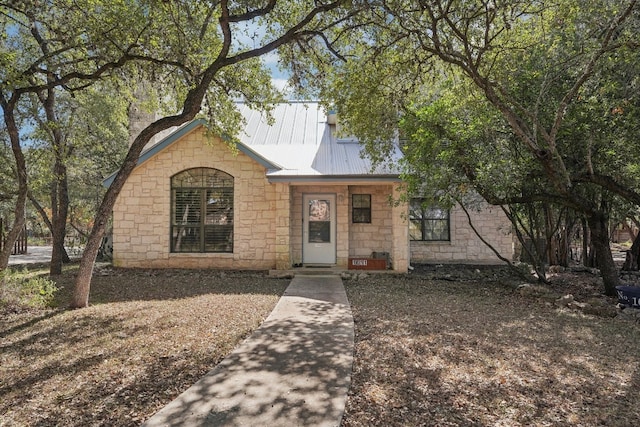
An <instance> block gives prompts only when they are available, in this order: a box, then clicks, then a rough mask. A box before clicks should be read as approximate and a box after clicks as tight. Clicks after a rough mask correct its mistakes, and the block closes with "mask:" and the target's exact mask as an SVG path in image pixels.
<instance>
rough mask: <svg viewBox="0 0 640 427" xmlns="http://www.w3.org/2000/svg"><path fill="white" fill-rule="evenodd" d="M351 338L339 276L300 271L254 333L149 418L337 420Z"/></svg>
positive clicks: (173, 422) (184, 421)
mask: <svg viewBox="0 0 640 427" xmlns="http://www.w3.org/2000/svg"><path fill="white" fill-rule="evenodd" d="M353 340H354V332H353V317H352V316H351V308H350V306H349V301H348V300H347V296H346V293H345V290H344V286H343V285H342V280H341V279H340V277H339V276H296V277H295V278H294V279H293V281H292V282H291V284H290V285H289V287H288V288H287V289H286V291H285V293H284V295H283V296H282V298H281V299H280V301H279V302H278V304H277V305H276V307H275V308H274V310H273V312H272V313H271V314H270V315H269V317H268V318H267V319H266V320H265V321H264V323H263V324H262V326H260V328H259V329H258V330H256V331H255V332H254V333H253V335H251V337H249V338H248V339H247V340H246V341H244V342H243V343H242V344H240V345H239V346H238V347H237V348H236V349H235V350H234V351H233V352H232V353H231V354H230V355H229V356H228V357H227V358H226V359H224V360H223V361H222V362H221V363H220V364H219V365H218V366H217V367H216V368H215V369H214V370H213V371H211V372H210V373H208V374H207V375H206V376H205V377H203V378H202V379H201V380H200V381H198V382H197V383H196V384H194V385H193V386H192V387H191V388H189V389H188V390H187V391H185V392H184V393H182V394H181V395H180V396H178V398H177V399H175V400H174V401H173V402H171V403H169V405H167V406H166V407H164V408H163V409H162V410H160V411H159V412H158V413H156V414H155V415H154V416H153V417H152V418H151V419H149V420H148V421H147V422H146V423H145V424H144V425H145V426H147V427H156V426H268V427H276V426H287V427H289V426H338V425H339V424H340V420H341V419H342V414H343V412H344V407H345V401H346V397H347V391H348V389H349V385H350V382H351V365H352V362H353Z"/></svg>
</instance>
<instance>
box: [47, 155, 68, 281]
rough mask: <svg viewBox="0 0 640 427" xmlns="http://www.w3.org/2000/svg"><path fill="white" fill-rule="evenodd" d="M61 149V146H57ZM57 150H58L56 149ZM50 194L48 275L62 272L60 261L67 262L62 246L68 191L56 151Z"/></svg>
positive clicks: (65, 174)
mask: <svg viewBox="0 0 640 427" xmlns="http://www.w3.org/2000/svg"><path fill="white" fill-rule="evenodd" d="M58 148H59V149H62V147H58ZM56 151H58V150H56ZM52 187H53V188H52V194H51V207H52V213H53V215H52V221H51V225H52V227H51V235H52V236H53V250H52V252H51V264H50V266H49V274H50V275H52V276H53V275H59V274H62V263H63V262H65V255H66V262H69V256H68V255H67V252H66V250H65V248H64V238H65V236H66V234H67V216H68V212H69V192H68V188H67V167H66V165H65V164H64V160H63V158H62V155H60V154H58V153H56V160H55V165H54V182H53V186H52Z"/></svg>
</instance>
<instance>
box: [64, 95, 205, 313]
mask: <svg viewBox="0 0 640 427" xmlns="http://www.w3.org/2000/svg"><path fill="white" fill-rule="evenodd" d="M191 107H192V108H190V109H187V111H188V113H184V114H182V115H180V116H170V117H165V118H162V119H160V120H158V121H156V122H154V123H152V124H150V125H149V126H147V127H146V128H145V129H144V130H143V131H142V132H141V133H140V135H138V137H137V138H136V139H135V141H134V142H133V144H132V145H131V147H129V151H128V152H127V155H126V156H125V159H124V161H123V162H122V166H121V168H120V170H119V171H118V173H117V174H116V177H115V178H114V180H113V182H112V183H111V185H110V186H109V188H108V189H107V192H106V193H105V195H104V197H103V198H102V202H101V203H100V206H99V207H98V211H97V212H96V217H95V222H94V224H93V228H92V229H91V233H90V234H89V238H88V239H87V245H86V246H85V249H84V252H83V253H82V258H81V260H80V266H79V267H78V276H77V277H76V283H75V287H74V291H73V295H72V297H71V308H83V307H88V306H89V292H90V288H91V277H92V276H93V268H94V265H95V262H96V257H97V256H98V251H99V250H100V245H101V243H102V237H103V236H104V233H105V230H106V227H107V222H108V221H109V215H111V210H112V209H113V205H114V204H115V202H116V199H117V198H118V194H120V190H122V187H123V186H124V184H125V182H126V181H127V178H128V177H129V175H131V172H132V171H133V169H134V168H135V167H136V164H137V161H138V157H139V156H140V152H141V151H142V149H143V148H144V146H145V145H146V144H147V142H149V140H150V139H151V138H152V137H153V136H154V135H156V134H157V133H158V132H161V131H163V130H165V129H168V128H170V127H173V126H180V125H182V124H183V123H185V122H187V121H188V120H191V119H193V117H195V115H196V114H197V112H198V111H199V110H200V104H199V103H198V104H196V105H195V106H193V105H192V106H191ZM185 109H186V108H185Z"/></svg>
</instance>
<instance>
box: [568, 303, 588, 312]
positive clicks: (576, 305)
mask: <svg viewBox="0 0 640 427" xmlns="http://www.w3.org/2000/svg"><path fill="white" fill-rule="evenodd" d="M567 306H568V307H569V308H573V309H576V310H582V311H585V309H586V308H587V307H590V305H589V304H587V303H586V302H578V301H571V302H570V303H568V304H567Z"/></svg>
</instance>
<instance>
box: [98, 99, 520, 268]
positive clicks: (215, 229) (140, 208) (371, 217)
mask: <svg viewBox="0 0 640 427" xmlns="http://www.w3.org/2000/svg"><path fill="white" fill-rule="evenodd" d="M238 107H239V109H240V112H241V113H242V115H243V116H244V118H245V120H246V127H245V129H244V131H243V132H242V133H241V135H240V136H239V139H240V142H239V143H238V144H237V145H236V146H235V147H231V146H229V144H227V143H226V142H224V141H223V140H222V139H221V138H217V137H211V136H209V135H208V134H207V132H206V131H205V128H204V126H203V124H204V122H202V121H199V120H196V121H193V122H190V123H188V124H186V125H184V126H182V127H181V128H179V129H177V130H176V131H174V132H173V133H172V134H170V135H169V136H167V137H166V138H164V139H163V140H161V141H160V142H159V143H157V144H156V145H154V146H152V147H151V148H149V149H147V150H146V151H144V152H143V153H142V155H141V156H140V159H139V162H138V165H137V166H136V168H135V169H134V171H133V172H132V174H131V176H130V177H129V179H128V180H127V182H126V184H125V185H124V187H123V189H122V191H121V193H120V195H119V197H118V199H117V202H116V204H115V206H114V210H113V260H114V265H116V266H122V267H182V268H229V269H276V270H287V269H290V268H292V267H293V266H300V265H304V266H337V267H343V268H347V267H348V266H349V262H350V261H351V262H352V266H357V265H358V264H361V263H362V262H363V261H362V259H366V258H369V257H371V255H372V253H374V252H375V253H377V254H383V255H384V258H388V259H389V261H390V267H391V268H392V269H393V270H395V271H398V272H406V271H407V269H408V267H409V263H410V262H412V261H413V262H465V261H466V262H474V263H479V262H496V258H495V255H494V254H493V253H492V252H491V251H490V250H489V249H486V248H484V245H482V243H481V242H480V241H479V240H478V239H475V238H474V236H473V235H472V233H471V232H470V230H469V227H468V224H467V220H466V217H463V216H461V215H460V212H458V210H456V209H454V210H452V211H451V212H449V211H443V210H438V209H423V208H412V209H411V210H410V209H409V207H408V206H407V205H406V204H392V203H390V202H389V201H390V198H391V197H393V198H398V197H399V196H400V194H401V191H402V181H401V179H400V176H399V171H398V169H397V167H396V166H394V165H395V164H396V163H397V161H398V160H399V159H400V157H401V156H402V154H401V152H400V150H396V151H395V152H394V153H392V156H391V158H390V159H389V160H390V162H389V163H388V164H385V165H378V166H376V167H375V168H374V167H373V166H372V164H371V163H370V161H369V160H367V159H366V158H365V157H363V156H361V146H360V145H359V144H358V143H357V141H356V140H354V139H352V138H348V139H340V138H339V137H338V136H337V133H336V129H335V128H336V123H335V120H334V117H332V116H331V115H329V116H327V115H326V114H325V113H324V112H323V109H322V108H321V106H320V105H319V104H318V103H315V102H290V103H284V104H279V105H277V106H276V107H275V109H274V111H273V117H274V121H273V122H272V123H268V122H267V120H266V117H265V116H264V115H262V114H261V113H259V112H257V111H255V110H251V109H250V108H249V107H247V106H246V105H244V104H239V106H238ZM112 180H113V176H111V177H109V178H107V180H105V184H106V185H108V184H110V182H111V181H112ZM474 216H475V217H476V218H475V219H474V221H475V220H477V221H478V226H479V227H480V229H481V230H483V231H484V232H485V233H487V236H485V237H489V239H490V240H492V241H493V242H494V244H495V245H497V246H498V249H499V250H507V251H511V252H512V249H511V245H512V243H511V236H510V234H509V233H508V232H505V230H506V228H508V221H506V219H505V221H506V223H505V221H496V219H497V218H498V216H497V215H496V211H489V210H486V211H483V212H479V213H474ZM505 227H506V228H505ZM511 252H509V254H510V253H511ZM508 256H509V255H508Z"/></svg>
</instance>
